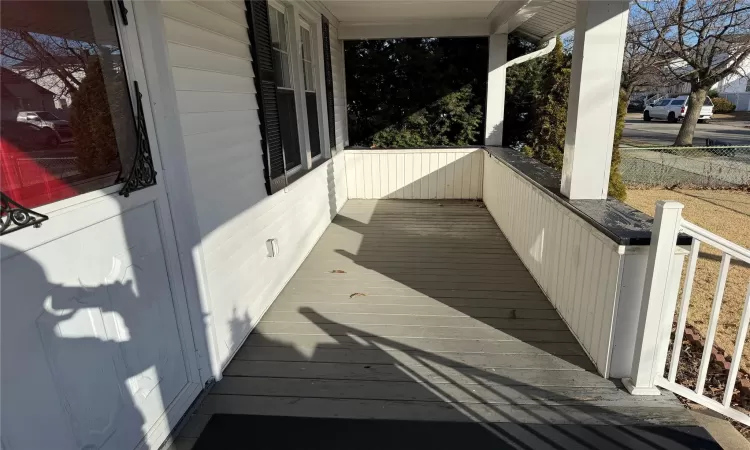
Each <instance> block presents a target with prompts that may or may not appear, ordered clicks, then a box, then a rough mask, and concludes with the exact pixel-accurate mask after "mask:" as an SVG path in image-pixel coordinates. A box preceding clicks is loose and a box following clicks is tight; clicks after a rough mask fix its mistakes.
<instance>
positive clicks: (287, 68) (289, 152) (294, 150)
mask: <svg viewBox="0 0 750 450" xmlns="http://www.w3.org/2000/svg"><path fill="white" fill-rule="evenodd" d="M268 20H269V27H270V28H271V47H272V52H273V70H274V75H275V77H276V101H277V103H278V109H279V125H280V127H281V143H282V147H283V149H284V161H285V168H286V170H291V169H295V168H297V167H299V166H300V165H301V164H302V155H301V154H300V145H299V135H298V131H297V108H296V106H295V103H294V102H295V99H294V79H293V78H292V65H291V58H290V56H289V33H288V27H287V21H286V14H284V13H283V12H281V11H280V10H278V9H276V8H274V7H269V8H268Z"/></svg>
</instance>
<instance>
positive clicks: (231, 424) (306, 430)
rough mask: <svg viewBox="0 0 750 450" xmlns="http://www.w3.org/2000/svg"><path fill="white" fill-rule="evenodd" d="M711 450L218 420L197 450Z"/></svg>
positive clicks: (652, 429)
mask: <svg viewBox="0 0 750 450" xmlns="http://www.w3.org/2000/svg"><path fill="white" fill-rule="evenodd" d="M479 448H482V449H490V448H491V449H505V448H512V449H524V450H537V449H554V450H563V449H564V450H568V449H658V450H676V449H711V450H714V449H716V450H720V449H721V447H720V446H719V444H717V443H716V441H714V440H713V439H712V438H711V436H710V435H709V434H708V432H707V431H706V430H705V429H703V428H701V427H667V426H616V425H601V426H588V425H538V424H518V423H501V424H478V423H461V422H427V421H417V420H414V421H407V420H362V419H323V418H310V417H283V416H251V415H231V414H216V415H214V416H213V417H212V418H211V420H210V421H209V422H208V425H206V428H205V429H204V430H203V433H202V434H201V436H200V438H199V439H198V442H197V443H196V445H195V447H194V449H195V450H235V449H237V450H239V449H242V450H245V449H247V450H251V449H252V450H258V449H326V450H370V449H372V450H375V449H377V450H396V449H408V450H417V449H429V450H437V449H461V450H463V449H466V450H469V449H479Z"/></svg>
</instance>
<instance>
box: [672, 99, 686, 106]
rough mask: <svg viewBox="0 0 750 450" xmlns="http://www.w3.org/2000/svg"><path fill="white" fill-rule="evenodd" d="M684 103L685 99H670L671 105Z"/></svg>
mask: <svg viewBox="0 0 750 450" xmlns="http://www.w3.org/2000/svg"><path fill="white" fill-rule="evenodd" d="M684 104H685V100H672V105H673V106H682V105H684Z"/></svg>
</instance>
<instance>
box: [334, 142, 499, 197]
mask: <svg viewBox="0 0 750 450" xmlns="http://www.w3.org/2000/svg"><path fill="white" fill-rule="evenodd" d="M483 153H484V152H483V151H482V150H479V149H420V150H347V151H346V152H345V154H346V167H347V172H346V180H347V190H348V192H349V198H361V199H371V198H374V199H380V198H406V199H450V198H456V199H461V198H462V199H480V198H482V174H483V170H482V169H483V166H484V160H483V156H482V155H483Z"/></svg>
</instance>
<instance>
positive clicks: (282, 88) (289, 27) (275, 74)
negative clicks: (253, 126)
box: [245, 0, 336, 194]
mask: <svg viewBox="0 0 750 450" xmlns="http://www.w3.org/2000/svg"><path fill="white" fill-rule="evenodd" d="M245 6H246V8H247V13H248V26H249V35H250V52H251V55H252V64H253V70H254V73H255V77H254V81H255V87H256V91H255V92H256V99H257V103H258V107H259V117H260V120H261V123H260V127H261V136H262V139H261V145H262V149H263V165H264V169H265V170H264V175H265V178H266V188H267V191H268V193H269V194H273V193H274V192H278V191H279V190H281V189H283V188H284V187H285V186H287V185H288V184H289V183H290V182H293V181H294V180H296V179H297V178H299V177H300V176H302V175H303V174H304V173H306V171H307V170H308V169H312V168H313V167H315V165H316V164H317V163H319V162H321V161H322V158H323V154H322V151H321V149H322V148H323V145H321V136H322V134H321V133H322V132H323V130H324V128H323V126H322V124H321V123H320V117H321V116H322V114H323V111H324V108H325V107H326V104H327V105H328V108H329V116H330V117H329V120H328V122H329V136H330V140H331V142H335V140H336V139H335V135H334V134H333V126H332V123H333V120H334V115H333V111H332V108H333V94H332V84H333V77H332V70H331V67H330V66H331V58H330V40H329V33H328V22H327V19H326V18H325V16H323V15H321V16H319V19H317V20H318V22H317V24H319V26H320V30H317V28H316V26H317V24H316V23H313V22H312V21H314V20H316V19H314V18H313V19H311V20H310V21H309V19H307V18H303V16H302V14H303V13H302V11H300V10H299V8H298V4H297V3H296V2H290V3H289V4H286V5H284V4H281V3H280V2H279V1H278V0H245ZM316 31H317V32H318V33H319V34H317V35H316ZM316 39H322V41H318V42H316ZM321 43H322V44H323V51H322V52H319V53H321V54H319V55H318V54H316V53H318V51H316V48H317V47H316V45H319V44H321ZM321 64H322V66H321ZM321 69H325V74H326V75H325V77H324V79H325V89H324V95H325V102H324V99H323V98H320V94H319V91H321V89H320V88H322V87H323V83H322V81H323V80H322V79H320V75H319V74H317V73H316V72H317V71H321ZM329 84H330V85H331V86H330V88H329ZM297 112H299V118H298V117H297ZM305 117H306V120H305V119H304V118H305ZM302 122H304V123H302ZM300 139H302V140H308V139H309V142H310V145H309V146H306V147H309V148H301V147H303V146H301V145H300ZM308 152H309V153H308ZM303 156H304V161H305V165H304V166H305V167H304V169H303V167H302V161H303ZM311 161H312V163H311V164H309V162H311Z"/></svg>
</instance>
